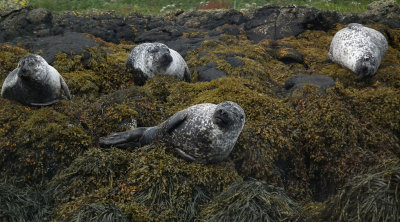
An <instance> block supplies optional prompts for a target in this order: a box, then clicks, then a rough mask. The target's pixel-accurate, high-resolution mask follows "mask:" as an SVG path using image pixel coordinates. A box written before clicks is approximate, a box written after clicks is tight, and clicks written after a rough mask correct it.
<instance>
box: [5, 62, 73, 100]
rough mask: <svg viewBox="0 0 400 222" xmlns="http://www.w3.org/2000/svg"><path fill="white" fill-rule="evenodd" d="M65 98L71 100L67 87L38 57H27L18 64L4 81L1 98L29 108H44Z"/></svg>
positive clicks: (55, 71)
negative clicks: (62, 92)
mask: <svg viewBox="0 0 400 222" xmlns="http://www.w3.org/2000/svg"><path fill="white" fill-rule="evenodd" d="M61 91H64V94H65V97H66V98H67V99H71V94H70V92H69V89H68V86H67V84H66V83H65V81H64V79H63V78H62V76H61V75H60V74H59V73H58V71H57V70H56V69H55V68H53V67H52V66H50V65H49V64H48V63H47V62H46V60H44V59H43V58H42V57H41V56H39V55H35V54H32V55H28V56H25V57H23V58H22V59H21V60H20V61H19V62H18V67H17V68H16V69H14V70H13V71H12V72H11V73H10V74H8V76H7V78H6V79H5V80H4V83H3V86H2V88H1V96H2V97H3V98H6V99H10V100H15V101H18V102H20V103H22V104H24V105H29V106H46V105H51V104H53V103H56V102H58V101H59V100H60V99H62V98H64V97H63V96H62V94H61Z"/></svg>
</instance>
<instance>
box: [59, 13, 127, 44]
mask: <svg viewBox="0 0 400 222" xmlns="http://www.w3.org/2000/svg"><path fill="white" fill-rule="evenodd" d="M53 25H54V28H53V33H54V34H56V35H59V34H63V33H64V32H80V33H89V34H92V35H94V36H96V37H99V38H101V39H103V40H105V41H108V42H113V43H119V41H120V40H128V41H129V40H130V41H133V40H134V38H135V34H134V32H133V30H132V29H131V26H130V25H128V24H127V23H126V21H125V20H124V19H123V17H122V16H118V15H115V14H114V13H99V14H95V13H93V14H90V15H86V16H85V15H79V14H76V13H73V12H67V13H63V14H59V15H54V19H53Z"/></svg>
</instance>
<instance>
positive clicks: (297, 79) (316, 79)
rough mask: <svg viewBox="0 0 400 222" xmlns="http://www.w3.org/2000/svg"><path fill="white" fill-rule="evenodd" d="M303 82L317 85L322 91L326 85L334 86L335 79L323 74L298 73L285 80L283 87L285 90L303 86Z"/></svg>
mask: <svg viewBox="0 0 400 222" xmlns="http://www.w3.org/2000/svg"><path fill="white" fill-rule="evenodd" d="M305 84H312V85H315V86H318V87H319V88H320V90H321V91H324V90H325V89H326V88H328V87H333V86H335V81H334V80H333V79H332V78H331V77H328V76H324V75H314V76H308V75H298V76H293V77H290V78H289V79H288V80H286V81H285V85H284V88H285V89H286V90H290V91H293V90H296V89H300V88H301V87H303V86H304V85H305Z"/></svg>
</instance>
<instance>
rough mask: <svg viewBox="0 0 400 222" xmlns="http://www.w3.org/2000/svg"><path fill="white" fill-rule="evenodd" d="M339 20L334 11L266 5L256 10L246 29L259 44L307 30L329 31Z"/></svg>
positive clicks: (245, 26)
mask: <svg viewBox="0 0 400 222" xmlns="http://www.w3.org/2000/svg"><path fill="white" fill-rule="evenodd" d="M338 20H339V16H338V14H337V13H336V12H333V11H319V10H317V9H315V8H309V7H303V6H287V7H279V6H272V5H266V6H264V7H263V8H260V9H258V10H256V12H255V13H254V15H253V16H252V17H251V18H250V19H249V21H248V22H246V24H245V25H244V28H245V30H246V31H247V35H248V36H249V38H250V39H251V40H253V41H255V42H259V41H261V40H262V39H271V40H277V39H282V38H285V37H289V36H296V35H298V34H300V33H302V32H304V31H305V30H306V29H323V30H327V29H329V28H332V27H333V25H334V24H335V23H336V22H337V21H338Z"/></svg>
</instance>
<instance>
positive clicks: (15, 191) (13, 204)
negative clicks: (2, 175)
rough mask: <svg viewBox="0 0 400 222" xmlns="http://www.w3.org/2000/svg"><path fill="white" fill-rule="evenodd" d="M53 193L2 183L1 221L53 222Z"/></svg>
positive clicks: (0, 189)
mask: <svg viewBox="0 0 400 222" xmlns="http://www.w3.org/2000/svg"><path fill="white" fill-rule="evenodd" d="M50 196H51V193H49V192H43V191H42V190H40V189H38V188H34V187H25V188H22V189H21V188H17V187H15V186H13V185H11V184H7V183H3V182H0V220H1V221H9V222H14V221H15V222H17V221H32V222H41V221H51V219H52V215H51V207H52V204H53V203H52V201H51V198H50Z"/></svg>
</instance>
